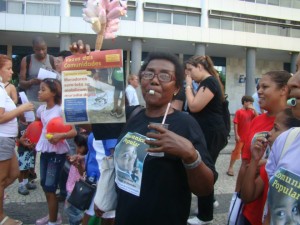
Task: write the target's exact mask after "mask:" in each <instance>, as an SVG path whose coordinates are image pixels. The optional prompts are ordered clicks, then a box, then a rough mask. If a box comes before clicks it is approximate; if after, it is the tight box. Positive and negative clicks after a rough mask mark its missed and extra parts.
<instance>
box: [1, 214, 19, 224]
mask: <svg viewBox="0 0 300 225" xmlns="http://www.w3.org/2000/svg"><path fill="white" fill-rule="evenodd" d="M22 224H23V222H22V221H20V220H14V219H12V218H10V217H8V216H5V217H4V218H3V220H2V221H1V222H0V225H22Z"/></svg>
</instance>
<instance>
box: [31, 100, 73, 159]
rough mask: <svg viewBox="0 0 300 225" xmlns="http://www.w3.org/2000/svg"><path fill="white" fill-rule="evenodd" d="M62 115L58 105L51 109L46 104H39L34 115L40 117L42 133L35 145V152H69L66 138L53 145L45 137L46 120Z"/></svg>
mask: <svg viewBox="0 0 300 225" xmlns="http://www.w3.org/2000/svg"><path fill="white" fill-rule="evenodd" d="M62 115H63V113H62V109H61V107H60V106H59V105H55V106H53V107H52V108H51V109H47V106H46V105H41V106H40V107H39V108H38V109H37V111H36V117H37V118H40V119H41V121H42V124H43V130H42V134H41V136H40V139H39V141H38V143H37V144H36V147H35V149H36V151H37V152H55V153H56V154H64V153H67V152H69V150H70V147H69V145H68V143H67V141H66V140H64V141H60V142H58V143H57V144H55V145H53V144H51V143H50V142H49V141H48V139H47V138H46V133H47V124H48V122H49V121H50V120H51V119H53V118H56V117H62Z"/></svg>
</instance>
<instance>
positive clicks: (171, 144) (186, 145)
mask: <svg viewBox="0 0 300 225" xmlns="http://www.w3.org/2000/svg"><path fill="white" fill-rule="evenodd" d="M148 128H149V129H150V130H151V129H153V130H156V131H157V132H158V133H154V132H148V133H147V137H148V138H153V139H155V140H145V143H146V144H148V145H150V146H151V145H152V146H156V147H154V148H153V147H151V148H149V149H148V151H149V152H165V153H167V154H170V155H174V156H177V157H179V158H181V159H182V160H183V161H184V162H185V163H191V162H194V161H195V160H196V158H197V153H196V150H195V148H194V146H193V144H192V143H191V142H190V141H189V140H188V139H186V138H184V137H181V136H179V135H178V134H175V133H174V132H172V131H169V130H168V129H166V128H164V127H162V126H160V125H154V124H150V125H149V126H148Z"/></svg>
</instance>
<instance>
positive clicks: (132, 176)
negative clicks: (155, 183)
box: [114, 132, 149, 196]
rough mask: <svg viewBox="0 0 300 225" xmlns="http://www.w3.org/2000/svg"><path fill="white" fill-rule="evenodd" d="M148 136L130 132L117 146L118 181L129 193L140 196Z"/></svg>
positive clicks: (120, 186) (115, 154) (121, 187)
mask: <svg viewBox="0 0 300 225" xmlns="http://www.w3.org/2000/svg"><path fill="white" fill-rule="evenodd" d="M146 138H147V137H146V136H144V135H141V134H139V133H131V132H128V133H127V134H126V135H125V136H124V137H123V138H122V140H121V141H120V142H119V143H118V145H117V146H116V148H115V153H114V157H115V169H116V183H117V185H118V187H119V188H120V189H122V190H124V191H126V192H128V193H131V194H133V195H136V196H140V191H141V182H142V175H143V166H144V160H145V158H146V155H147V151H146V149H147V148H149V145H147V144H145V140H146Z"/></svg>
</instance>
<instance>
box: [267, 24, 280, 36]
mask: <svg viewBox="0 0 300 225" xmlns="http://www.w3.org/2000/svg"><path fill="white" fill-rule="evenodd" d="M267 32H268V34H271V35H279V27H278V26H273V25H269V24H268V31H267Z"/></svg>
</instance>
